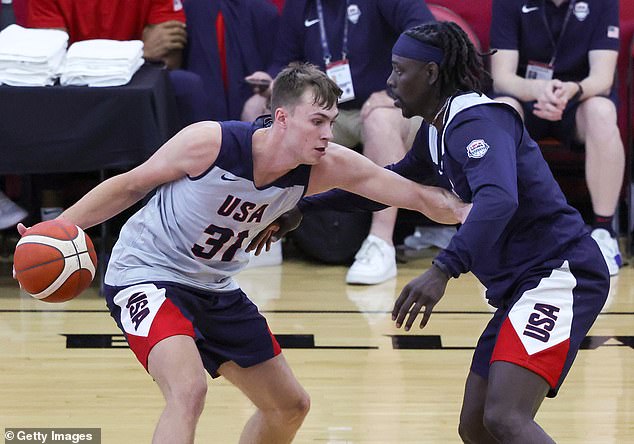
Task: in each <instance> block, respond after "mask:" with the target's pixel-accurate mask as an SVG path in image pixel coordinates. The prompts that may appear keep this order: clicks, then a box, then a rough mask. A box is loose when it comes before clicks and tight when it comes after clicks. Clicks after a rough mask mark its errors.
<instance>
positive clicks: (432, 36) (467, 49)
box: [405, 22, 491, 96]
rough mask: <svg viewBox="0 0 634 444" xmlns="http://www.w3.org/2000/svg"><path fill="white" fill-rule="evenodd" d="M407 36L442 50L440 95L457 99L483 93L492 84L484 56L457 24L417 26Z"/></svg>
mask: <svg viewBox="0 0 634 444" xmlns="http://www.w3.org/2000/svg"><path fill="white" fill-rule="evenodd" d="M405 34H407V35H409V36H410V37H413V38H415V39H418V40H420V41H421V42H424V43H427V44H429V45H432V46H435V47H437V48H440V49H442V51H443V53H444V57H443V60H442V62H441V64H440V67H439V68H440V93H441V95H443V96H449V95H453V94H455V93H456V92H459V91H476V92H478V93H481V92H482V90H483V88H484V86H485V85H488V84H489V83H490V81H491V80H490V75H489V73H488V72H487V71H486V70H485V69H484V64H483V63H482V56H483V55H484V54H480V53H478V52H477V51H476V49H475V47H474V46H473V44H472V43H471V41H470V40H469V37H468V36H467V34H466V33H465V32H464V31H463V30H462V28H460V26H458V25H457V24H455V23H453V22H430V23H425V24H423V25H418V26H415V27H413V28H411V29H408V30H407V31H405Z"/></svg>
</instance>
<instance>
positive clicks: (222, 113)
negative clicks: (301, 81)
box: [184, 0, 279, 120]
mask: <svg viewBox="0 0 634 444" xmlns="http://www.w3.org/2000/svg"><path fill="white" fill-rule="evenodd" d="M184 6H185V16H186V17H187V34H188V43H187V46H186V48H185V60H184V67H185V69H187V70H188V71H191V72H193V73H195V74H198V75H199V76H200V78H201V80H202V83H203V87H204V90H205V94H206V96H207V98H208V103H209V105H208V110H209V117H208V118H209V119H211V120H239V119H240V114H241V113H242V108H243V106H244V103H245V102H246V100H247V99H248V98H249V97H250V96H251V94H252V88H251V86H249V84H248V83H247V82H245V80H244V78H245V76H247V75H249V74H251V73H252V72H254V71H257V70H262V69H265V68H266V67H268V65H269V63H270V62H271V53H272V45H271V41H272V40H273V39H274V38H275V34H276V32H277V24H278V21H279V14H278V11H277V8H276V7H275V6H274V5H273V4H272V3H271V2H270V1H269V0H187V1H186V2H184ZM209 98H213V100H210V99H209ZM223 98H224V100H223Z"/></svg>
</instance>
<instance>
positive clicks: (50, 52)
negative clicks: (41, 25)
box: [0, 25, 68, 86]
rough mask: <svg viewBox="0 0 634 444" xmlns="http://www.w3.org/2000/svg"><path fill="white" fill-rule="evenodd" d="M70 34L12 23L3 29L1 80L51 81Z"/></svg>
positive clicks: (0, 39) (9, 82)
mask: <svg viewBox="0 0 634 444" xmlns="http://www.w3.org/2000/svg"><path fill="white" fill-rule="evenodd" d="M67 46H68V34H67V33H66V32H64V31H59V30H54V29H27V28H23V27H21V26H19V25H10V26H8V27H6V28H5V29H4V30H3V31H2V32H0V83H6V84H7V85H13V86H47V85H52V84H53V83H54V82H55V79H56V78H57V76H58V75H59V69H60V66H61V64H62V61H63V59H64V55H65V54H66V48H67Z"/></svg>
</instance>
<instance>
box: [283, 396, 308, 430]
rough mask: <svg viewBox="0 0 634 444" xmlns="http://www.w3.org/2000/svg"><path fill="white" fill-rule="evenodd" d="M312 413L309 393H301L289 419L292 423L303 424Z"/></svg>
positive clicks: (292, 407)
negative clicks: (309, 413)
mask: <svg viewBox="0 0 634 444" xmlns="http://www.w3.org/2000/svg"><path fill="white" fill-rule="evenodd" d="M309 411H310V396H309V395H308V393H306V392H303V393H301V394H300V395H299V396H298V397H297V399H296V400H295V402H294V403H293V404H292V406H291V408H290V411H289V414H288V419H289V420H290V422H292V423H300V424H301V423H302V422H303V421H304V418H306V415H308V412H309Z"/></svg>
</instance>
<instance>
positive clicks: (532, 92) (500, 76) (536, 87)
mask: <svg viewBox="0 0 634 444" xmlns="http://www.w3.org/2000/svg"><path fill="white" fill-rule="evenodd" d="M519 58H520V56H519V52H518V51H517V50H515V49H500V50H498V51H497V52H496V53H495V54H493V55H492V56H491V75H492V77H493V89H494V90H495V92H496V93H498V94H508V95H510V96H513V97H516V98H517V99H519V100H521V101H522V102H531V101H533V100H537V99H538V98H539V96H540V95H541V94H542V92H543V91H544V90H545V89H546V88H547V85H548V80H539V79H525V78H524V77H520V76H518V75H517V74H516V72H517V65H518V63H519Z"/></svg>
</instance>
